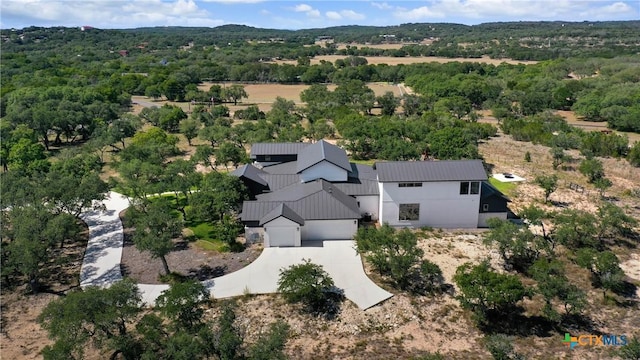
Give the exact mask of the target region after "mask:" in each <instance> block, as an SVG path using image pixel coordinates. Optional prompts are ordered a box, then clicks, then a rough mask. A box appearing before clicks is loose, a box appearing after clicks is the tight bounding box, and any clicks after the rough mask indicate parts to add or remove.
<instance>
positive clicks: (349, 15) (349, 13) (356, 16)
mask: <svg viewBox="0 0 640 360" xmlns="http://www.w3.org/2000/svg"><path fill="white" fill-rule="evenodd" d="M340 15H342V16H343V17H344V18H346V19H349V20H363V19H364V18H365V16H364V15H363V14H360V13H357V12H355V11H353V10H342V11H340Z"/></svg>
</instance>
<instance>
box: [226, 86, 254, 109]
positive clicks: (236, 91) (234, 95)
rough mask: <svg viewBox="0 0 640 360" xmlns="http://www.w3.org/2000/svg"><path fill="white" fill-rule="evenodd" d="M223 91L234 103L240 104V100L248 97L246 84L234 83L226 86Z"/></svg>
mask: <svg viewBox="0 0 640 360" xmlns="http://www.w3.org/2000/svg"><path fill="white" fill-rule="evenodd" d="M222 93H223V95H224V97H225V98H226V99H228V100H230V101H232V102H233V105H238V101H239V100H241V99H242V98H246V97H248V95H247V92H246V91H245V90H244V86H242V85H238V84H233V85H231V86H229V87H228V88H224V89H223V92H222Z"/></svg>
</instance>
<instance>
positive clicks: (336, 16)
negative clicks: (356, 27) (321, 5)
mask: <svg viewBox="0 0 640 360" xmlns="http://www.w3.org/2000/svg"><path fill="white" fill-rule="evenodd" d="M325 15H326V16H327V17H328V18H329V19H331V20H341V19H342V16H341V15H340V14H339V13H338V12H336V11H327V12H326V13H325Z"/></svg>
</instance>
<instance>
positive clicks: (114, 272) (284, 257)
mask: <svg viewBox="0 0 640 360" xmlns="http://www.w3.org/2000/svg"><path fill="white" fill-rule="evenodd" d="M104 205H105V208H106V210H105V211H88V212H85V213H84V214H82V218H83V220H84V221H85V222H86V223H87V225H88V226H89V243H88V244H87V250H86V252H85V255H84V260H83V263H82V268H81V270H80V286H82V287H87V286H99V287H104V286H109V285H111V284H112V283H113V282H116V281H119V280H121V279H122V273H121V271H120V261H121V258H122V246H123V232H122V230H123V229H122V222H121V221H120V218H119V216H118V215H119V213H120V212H121V211H122V210H124V209H126V208H127V207H128V206H129V201H128V200H127V198H126V197H125V196H123V195H121V194H118V193H115V192H110V193H109V195H108V198H107V199H106V200H105V201H104ZM313 245H315V246H313ZM354 245H355V244H354V242H353V241H351V240H331V241H323V242H313V243H312V245H311V246H305V247H298V248H266V249H264V250H263V251H262V254H260V256H259V257H258V258H257V259H256V260H255V261H254V262H252V263H251V264H249V265H248V266H246V267H245V268H243V269H240V270H238V271H235V272H233V273H230V274H227V275H224V276H221V277H217V278H214V279H211V280H207V281H204V282H203V283H204V285H205V286H206V287H207V289H209V291H210V293H211V295H212V296H213V297H215V298H227V297H233V296H240V295H244V294H248V293H251V294H267V293H275V292H277V287H278V278H279V275H280V269H282V268H284V267H287V266H289V265H293V264H296V263H301V262H302V260H303V259H309V260H311V262H313V263H315V264H319V265H322V267H323V268H324V270H325V271H326V272H327V273H329V275H330V276H331V277H332V278H333V281H334V282H335V284H336V286H337V287H338V288H341V289H343V290H344V293H345V296H346V297H347V298H348V299H349V300H351V301H353V302H354V303H355V304H356V305H358V307H360V308H361V309H363V310H365V309H368V308H370V307H372V306H374V305H376V304H378V303H380V302H382V301H384V300H386V299H388V298H390V297H391V296H393V295H392V294H391V293H389V292H387V291H385V290H383V289H381V288H380V287H378V286H377V285H376V284H375V283H373V282H372V281H371V280H370V279H369V278H368V277H367V275H366V274H365V272H364V269H363V268H362V261H361V259H360V255H359V254H358V253H357V251H356V250H355V246H354ZM138 287H139V288H140V292H141V293H142V298H143V300H144V302H145V303H147V304H149V305H153V304H154V302H155V300H156V298H157V297H158V296H159V295H160V294H161V293H162V291H164V290H166V289H168V287H169V286H168V285H152V284H138Z"/></svg>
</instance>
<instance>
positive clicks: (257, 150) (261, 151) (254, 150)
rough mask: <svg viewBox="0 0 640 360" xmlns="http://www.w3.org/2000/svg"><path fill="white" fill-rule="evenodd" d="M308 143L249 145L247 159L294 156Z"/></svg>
mask: <svg viewBox="0 0 640 360" xmlns="http://www.w3.org/2000/svg"><path fill="white" fill-rule="evenodd" d="M309 145H311V144H309V143H302V142H296V143H255V144H253V145H251V152H250V155H249V157H250V158H252V159H254V158H255V157H256V156H258V155H296V154H298V152H300V151H301V150H302V149H304V148H306V147H307V146H309Z"/></svg>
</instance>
